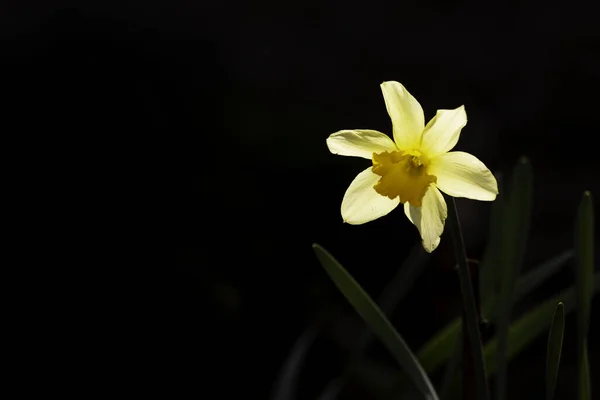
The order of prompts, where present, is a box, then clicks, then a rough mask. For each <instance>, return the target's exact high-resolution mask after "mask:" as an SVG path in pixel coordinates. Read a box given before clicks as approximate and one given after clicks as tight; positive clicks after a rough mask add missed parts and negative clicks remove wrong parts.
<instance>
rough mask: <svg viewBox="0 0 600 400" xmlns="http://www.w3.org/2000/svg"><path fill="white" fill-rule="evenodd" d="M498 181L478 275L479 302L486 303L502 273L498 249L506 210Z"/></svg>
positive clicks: (501, 180)
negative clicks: (497, 191) (496, 194)
mask: <svg viewBox="0 0 600 400" xmlns="http://www.w3.org/2000/svg"><path fill="white" fill-rule="evenodd" d="M496 178H497V181H498V189H499V192H500V193H498V196H496V200H494V201H493V202H492V207H491V208H492V210H491V212H490V229H489V234H488V240H487V245H486V248H485V252H484V255H483V258H482V262H481V272H480V274H479V278H480V279H479V282H480V287H481V300H482V301H483V302H484V303H486V302H487V301H489V300H490V299H492V298H494V297H495V296H496V295H497V291H498V281H499V279H498V277H499V275H500V274H501V272H502V269H501V268H500V265H499V261H500V255H501V251H502V249H501V248H500V244H501V241H500V236H501V232H502V230H501V227H502V223H503V222H502V221H503V220H504V217H503V215H504V212H505V208H506V204H505V202H506V201H505V199H504V197H505V196H504V189H503V187H502V186H503V185H502V183H503V179H501V178H502V177H501V176H496Z"/></svg>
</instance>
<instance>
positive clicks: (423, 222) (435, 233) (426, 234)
mask: <svg viewBox="0 0 600 400" xmlns="http://www.w3.org/2000/svg"><path fill="white" fill-rule="evenodd" d="M404 213H405V214H406V216H407V217H408V219H409V220H410V222H412V223H413V224H414V225H415V226H416V227H417V229H418V230H419V233H420V234H421V239H423V248H424V249H425V250H426V251H427V252H429V253H431V252H432V251H433V250H435V249H436V248H437V247H438V245H439V244H440V236H441V235H442V233H443V232H444V223H445V221H446V218H447V217H448V208H447V206H446V200H444V196H443V195H442V194H441V193H440V191H439V190H438V189H437V188H436V187H435V186H433V185H431V186H429V189H427V193H425V197H423V206H421V207H415V206H413V205H411V204H410V203H404Z"/></svg>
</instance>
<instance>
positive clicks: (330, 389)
mask: <svg viewBox="0 0 600 400" xmlns="http://www.w3.org/2000/svg"><path fill="white" fill-rule="evenodd" d="M429 257H430V254H429V253H426V252H425V251H424V250H423V245H422V244H421V243H420V242H419V243H417V244H416V245H415V246H413V248H412V250H411V251H410V254H409V255H408V257H407V258H406V259H405V260H404V262H403V263H402V266H401V267H400V269H398V272H397V273H396V275H395V276H394V277H393V278H392V280H390V282H389V283H388V284H387V285H386V286H385V288H384V289H383V291H382V292H381V295H380V296H379V297H378V298H377V303H378V304H379V307H380V308H381V311H382V312H383V313H384V314H386V315H391V313H392V312H393V311H394V309H395V308H396V305H397V304H398V303H399V302H400V301H401V300H402V299H404V297H406V295H407V294H408V293H409V292H410V289H411V288H412V286H413V284H414V282H415V280H416V279H417V278H418V276H419V275H420V274H421V272H423V269H424V267H425V265H426V263H427V260H428V259H429ZM371 338H372V335H371V331H370V330H369V329H368V327H366V328H365V330H364V332H363V335H362V337H361V339H360V340H359V342H358V345H357V346H356V347H355V348H354V350H353V354H352V356H351V359H350V362H348V364H347V365H346V367H345V368H344V371H343V373H342V374H341V375H340V376H338V377H336V378H334V379H333V380H331V381H330V382H329V383H328V384H327V386H326V387H325V390H324V391H323V393H321V396H320V397H319V400H332V399H335V398H336V397H337V396H338V394H339V393H340V392H341V390H342V388H343V387H344V385H345V384H346V381H347V380H348V379H349V378H350V377H351V376H352V372H353V370H355V369H356V366H357V364H358V363H360V362H361V359H362V356H363V353H364V352H365V350H366V349H367V347H368V346H369V344H370V342H371Z"/></svg>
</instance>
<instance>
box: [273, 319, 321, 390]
mask: <svg viewBox="0 0 600 400" xmlns="http://www.w3.org/2000/svg"><path fill="white" fill-rule="evenodd" d="M317 333H318V329H317V327H316V326H314V325H313V326H310V327H309V328H308V329H306V330H305V331H304V332H303V333H302V335H300V337H299V338H298V339H297V340H296V343H294V345H293V346H292V350H291V351H290V355H289V356H288V357H287V359H286V360H285V362H284V364H283V366H282V368H281V370H280V372H279V377H278V379H277V381H276V383H275V387H274V388H273V394H272V396H271V398H272V399H273V400H293V399H295V398H296V386H297V381H298V376H299V375H300V370H301V369H302V366H303V365H304V361H305V359H306V355H307V354H308V350H309V349H310V347H311V345H312V344H313V342H314V340H315V338H316V337H317Z"/></svg>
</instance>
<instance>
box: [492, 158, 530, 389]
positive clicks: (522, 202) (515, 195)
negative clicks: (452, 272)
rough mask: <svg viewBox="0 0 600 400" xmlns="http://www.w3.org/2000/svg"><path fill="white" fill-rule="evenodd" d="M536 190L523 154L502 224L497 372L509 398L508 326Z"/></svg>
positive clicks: (516, 170) (514, 175)
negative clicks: (533, 193) (507, 369)
mask: <svg viewBox="0 0 600 400" xmlns="http://www.w3.org/2000/svg"><path fill="white" fill-rule="evenodd" d="M532 192H533V172H532V170H531V164H530V163H529V161H528V160H527V159H526V158H524V157H523V158H521V159H520V160H519V162H518V163H517V165H516V166H515V168H514V171H513V176H512V183H511V188H510V190H509V193H508V195H509V198H508V202H507V206H506V210H505V212H504V213H503V217H504V224H503V225H502V227H501V232H502V237H501V243H500V246H501V249H502V252H501V255H500V267H501V270H502V271H503V275H502V278H501V282H500V284H501V286H500V295H499V299H498V307H497V312H496V313H495V315H496V317H497V318H496V320H497V329H498V346H499V349H498V353H499V354H498V355H499V356H498V358H497V362H498V366H497V368H498V374H497V376H496V385H495V386H496V397H495V398H496V400H506V368H507V359H506V356H505V355H506V353H507V351H508V330H509V325H510V314H511V310H512V305H513V293H514V286H515V281H516V279H517V277H518V276H519V274H520V271H521V266H522V264H523V255H524V253H525V245H526V242H527V235H528V234H529V224H530V220H531V217H530V215H531V203H532Z"/></svg>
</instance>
